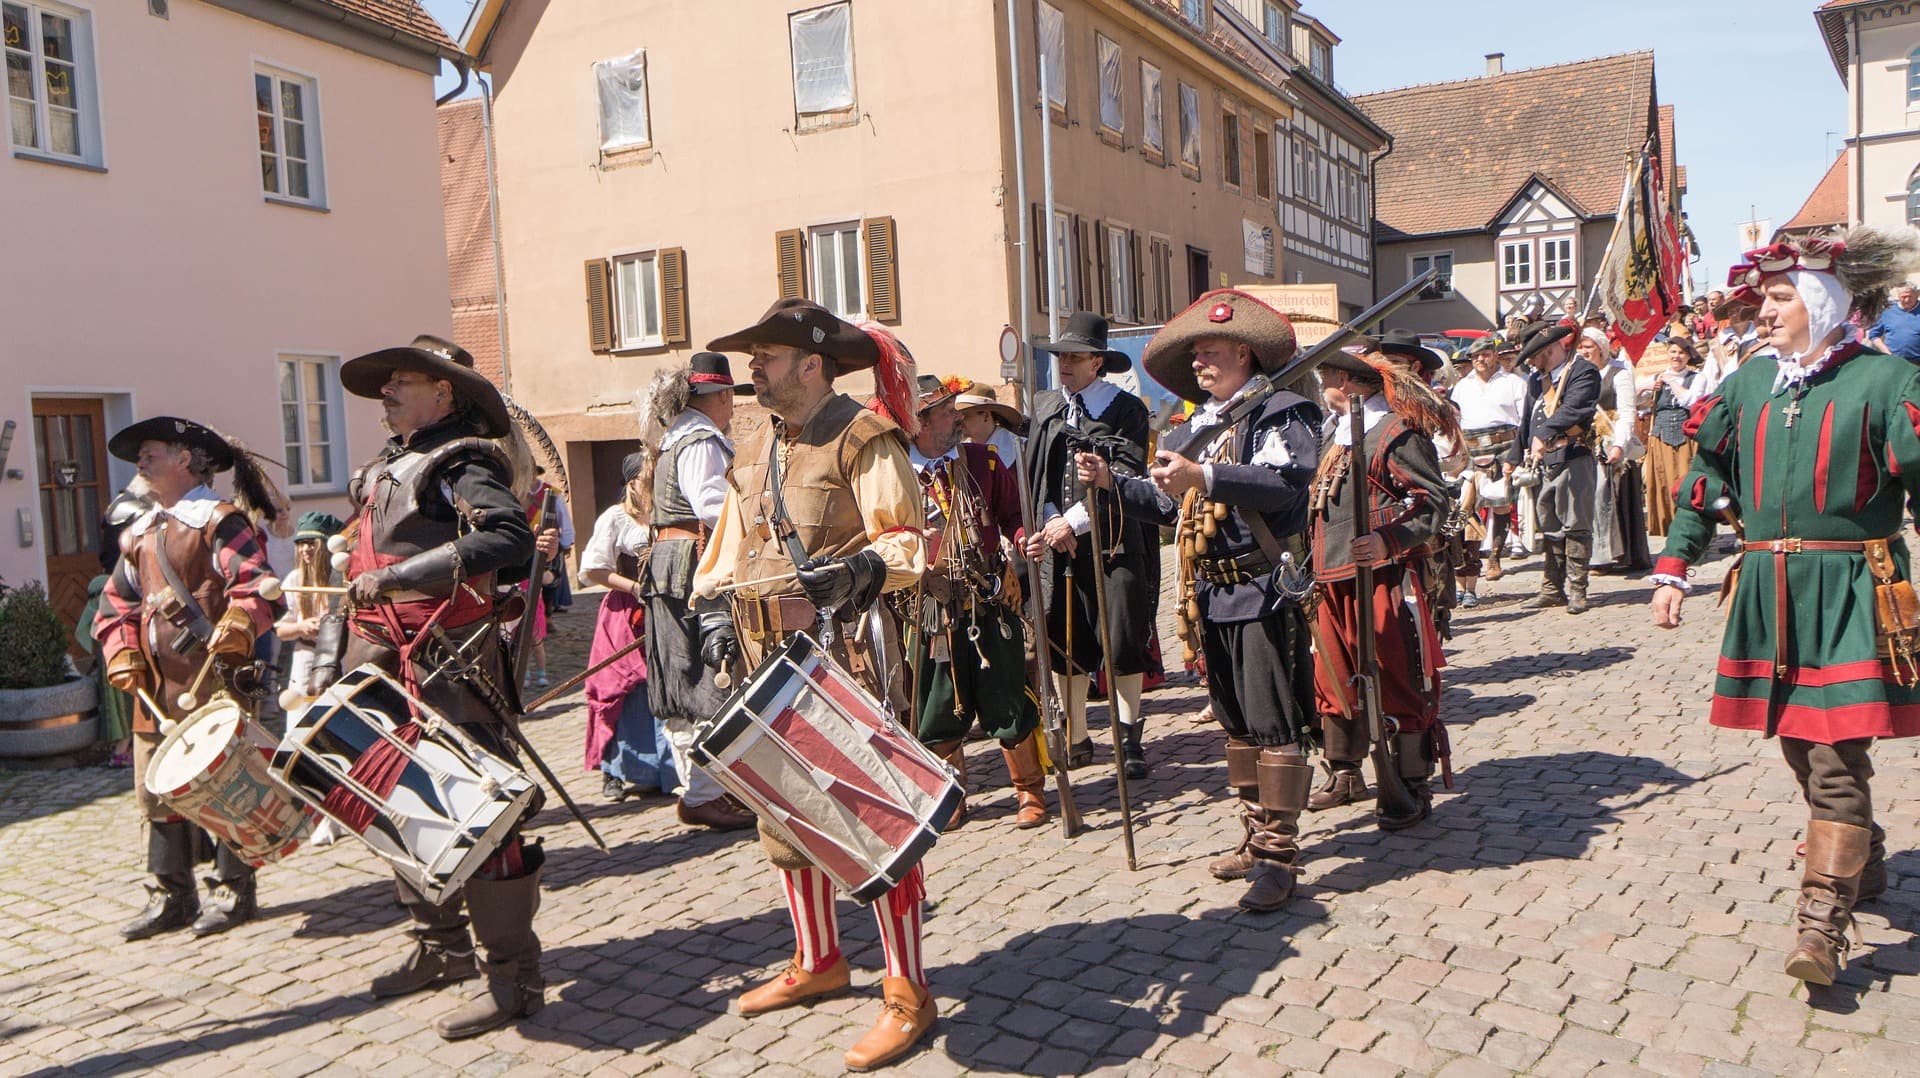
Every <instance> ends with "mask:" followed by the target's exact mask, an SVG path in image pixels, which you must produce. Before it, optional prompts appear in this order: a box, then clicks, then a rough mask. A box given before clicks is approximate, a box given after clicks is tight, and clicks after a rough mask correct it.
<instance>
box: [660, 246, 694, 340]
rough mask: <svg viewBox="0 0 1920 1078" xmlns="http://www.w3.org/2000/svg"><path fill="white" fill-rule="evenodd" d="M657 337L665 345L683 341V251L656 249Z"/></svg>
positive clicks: (685, 280)
mask: <svg viewBox="0 0 1920 1078" xmlns="http://www.w3.org/2000/svg"><path fill="white" fill-rule="evenodd" d="M660 336H661V338H662V339H664V340H665V341H666V343H668V344H685V343H687V252H686V249H685V248H683V247H666V248H663V249H661V251H660Z"/></svg>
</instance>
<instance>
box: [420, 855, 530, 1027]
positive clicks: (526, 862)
mask: <svg viewBox="0 0 1920 1078" xmlns="http://www.w3.org/2000/svg"><path fill="white" fill-rule="evenodd" d="M520 855H521V858H522V862H521V863H522V866H523V867H524V869H525V874H524V875H521V876H517V877H515V878H513V879H510V880H482V879H477V878H476V879H473V880H469V881H468V882H467V886H466V898H467V915H468V916H469V917H471V918H472V919H473V935H474V938H475V939H477V940H478V941H479V943H480V946H481V947H482V948H483V949H484V950H485V951H486V961H485V962H484V963H483V965H482V968H483V970H484V972H485V973H486V975H487V988H486V991H485V992H484V993H482V994H481V996H480V998H479V999H476V1000H474V1001H473V1002H472V1003H469V1004H467V1005H466V1006H464V1007H462V1008H460V1009H459V1010H457V1011H454V1012H453V1013H452V1014H449V1015H446V1016H444V1017H442V1018H440V1019H438V1020H436V1021H435V1022H434V1023H433V1029H434V1032H436V1033H438V1034H440V1036H441V1037H443V1038H445V1039H447V1040H450V1041H457V1040H460V1039H462V1038H464V1037H475V1036H478V1035H480V1034H482V1033H485V1032H487V1031H489V1030H493V1029H498V1028H500V1027H501V1026H504V1025H506V1024H507V1023H508V1022H511V1021H513V1020H514V1019H516V1018H531V1017H532V1016H534V1015H535V1014H538V1013H539V1012H540V1008H541V1007H543V1006H545V1005H546V1001H547V999H546V996H547V982H546V979H545V978H544V977H542V976H541V975H540V937H538V936H536V935H534V934H533V915H534V914H535V913H537V912H539V909H540V868H541V866H542V865H544V864H545V863H546V860H547V857H546V852H545V851H544V850H542V849H541V848H540V847H538V846H535V845H533V844H531V843H526V844H523V845H522V847H521V854H520Z"/></svg>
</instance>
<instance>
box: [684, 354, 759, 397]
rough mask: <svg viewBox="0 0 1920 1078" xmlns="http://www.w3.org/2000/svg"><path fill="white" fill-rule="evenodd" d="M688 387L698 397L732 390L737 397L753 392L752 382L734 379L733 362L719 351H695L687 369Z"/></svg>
mask: <svg viewBox="0 0 1920 1078" xmlns="http://www.w3.org/2000/svg"><path fill="white" fill-rule="evenodd" d="M687 384H688V389H689V390H690V391H691V392H692V393H693V395H694V396H696V397H704V396H706V395H707V394H709V393H727V392H732V393H733V395H734V396H736V397H745V396H749V395H751V394H752V393H753V383H752V382H736V381H734V380H733V364H732V363H731V362H729V361H728V360H727V357H726V356H724V355H721V354H720V353H719V352H695V353H694V354H693V361H692V362H691V363H690V364H688V369H687Z"/></svg>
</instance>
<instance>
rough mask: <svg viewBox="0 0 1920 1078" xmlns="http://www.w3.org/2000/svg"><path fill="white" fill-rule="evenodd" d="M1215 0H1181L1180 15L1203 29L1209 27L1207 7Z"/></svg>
mask: <svg viewBox="0 0 1920 1078" xmlns="http://www.w3.org/2000/svg"><path fill="white" fill-rule="evenodd" d="M1212 6H1213V0H1180V17H1181V18H1183V19H1185V20H1187V22H1188V23H1189V24H1191V25H1193V26H1195V27H1197V28H1199V29H1201V30H1205V29H1206V28H1207V9H1208V8H1210V7H1212Z"/></svg>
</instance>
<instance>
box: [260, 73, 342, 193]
mask: <svg viewBox="0 0 1920 1078" xmlns="http://www.w3.org/2000/svg"><path fill="white" fill-rule="evenodd" d="M251 75H252V79H250V80H249V83H250V84H252V83H253V82H254V81H255V80H258V79H260V78H262V77H265V78H268V79H270V80H272V86H273V92H272V94H271V97H270V104H271V105H272V107H273V112H272V114H271V120H272V123H273V147H274V148H273V151H272V156H273V159H274V166H273V171H274V176H275V179H276V182H277V183H278V184H279V186H280V190H278V191H273V190H269V189H268V187H267V178H266V176H265V175H264V174H261V175H260V196H261V197H262V198H264V199H266V200H267V201H268V202H285V203H291V204H293V205H296V206H315V207H320V208H325V206H326V204H327V180H326V174H327V170H326V148H325V146H324V144H323V143H324V140H323V139H322V138H321V130H320V128H321V121H320V80H319V79H318V78H316V77H315V76H313V75H310V74H307V73H306V72H303V71H296V70H294V69H292V68H289V67H283V66H281V65H279V64H275V63H272V62H270V61H266V60H262V59H259V58H258V57H256V58H255V59H254V61H253V70H252V72H251ZM284 83H295V84H298V85H299V86H300V88H301V93H302V98H301V110H302V113H303V115H302V116H301V118H300V120H299V123H300V127H301V136H302V139H303V141H305V143H306V150H307V156H306V157H305V159H304V160H305V163H306V166H307V193H306V195H305V196H301V195H294V194H289V193H287V153H286V127H285V125H286V122H287V121H286V118H285V117H284V116H283V115H281V111H280V104H281V86H282V84H284ZM255 92H256V94H257V93H258V88H257V86H256V87H255ZM263 115H266V114H263V113H262V112H260V110H259V102H258V99H257V97H256V100H255V107H254V113H253V116H254V123H255V127H256V133H257V129H258V124H259V121H260V118H261V117H262V116H263ZM254 149H255V156H254V170H255V172H256V173H259V171H260V165H261V161H260V158H262V157H265V156H267V154H268V151H267V150H265V149H262V148H260V147H259V146H258V145H256V146H255V147H254Z"/></svg>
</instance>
